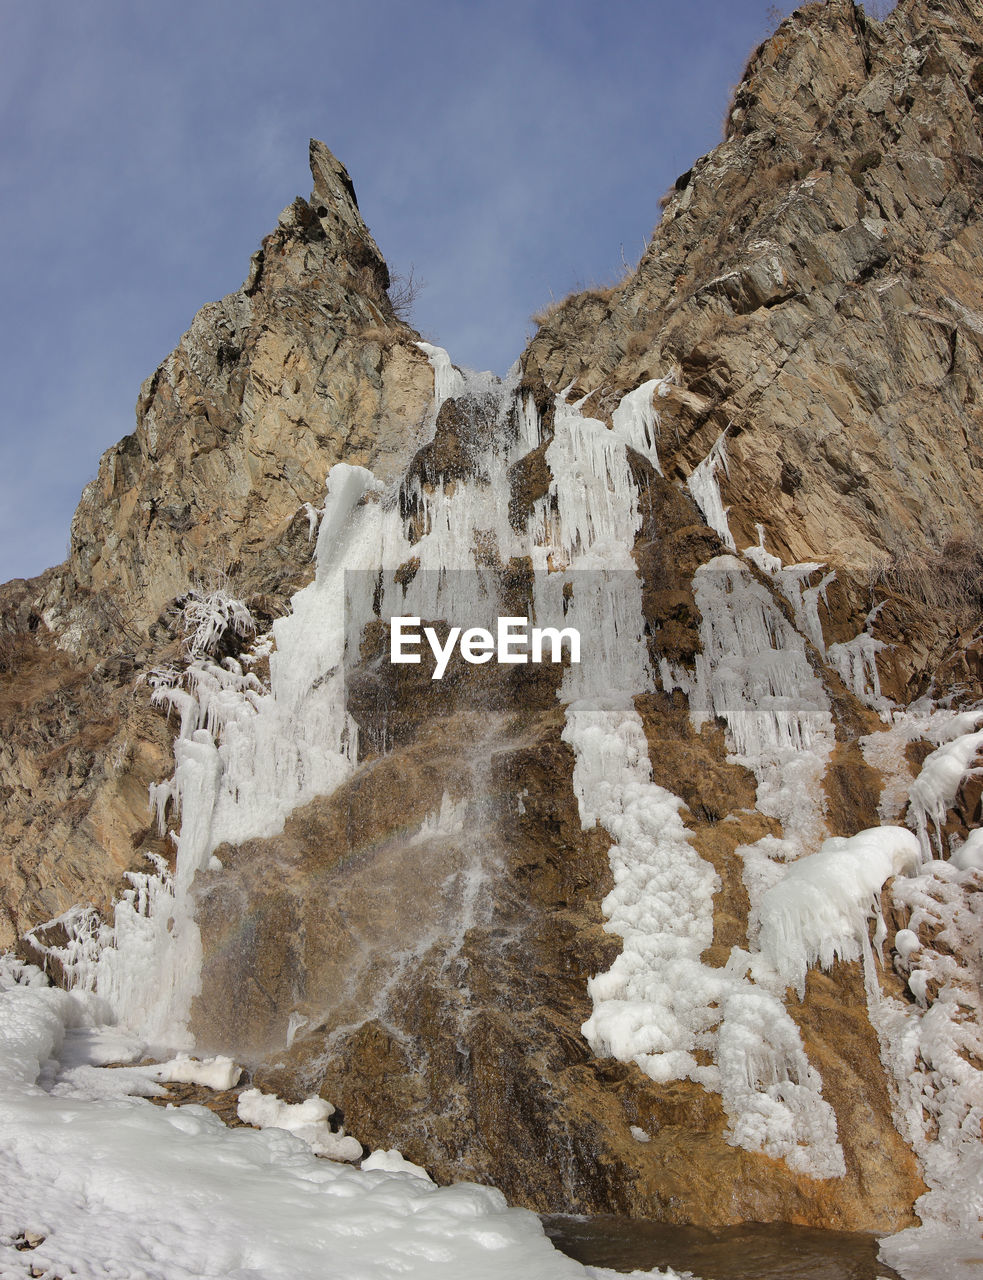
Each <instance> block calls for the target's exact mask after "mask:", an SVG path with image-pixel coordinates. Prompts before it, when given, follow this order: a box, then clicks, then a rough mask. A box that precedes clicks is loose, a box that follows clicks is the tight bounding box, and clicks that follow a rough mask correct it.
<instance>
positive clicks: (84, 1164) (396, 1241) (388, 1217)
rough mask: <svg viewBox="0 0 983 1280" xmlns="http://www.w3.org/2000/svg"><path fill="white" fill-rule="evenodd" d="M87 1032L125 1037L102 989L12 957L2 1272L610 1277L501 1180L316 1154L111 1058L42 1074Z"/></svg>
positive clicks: (305, 1278) (99, 1276) (164, 1276)
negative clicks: (579, 1257) (453, 1177)
mask: <svg viewBox="0 0 983 1280" xmlns="http://www.w3.org/2000/svg"><path fill="white" fill-rule="evenodd" d="M79 1032H88V1034H89V1036H90V1037H91V1040H90V1047H91V1048H92V1050H93V1058H97V1057H99V1056H103V1057H105V1056H106V1055H105V1054H102V1055H100V1053H99V1045H100V1037H102V1036H109V1037H110V1038H111V1037H112V1036H114V1035H116V1034H117V1033H116V1032H114V1031H113V1030H112V1029H111V1028H109V1029H107V1028H105V1027H100V1026H99V1010H98V1008H97V1007H95V1006H94V1005H93V1001H92V997H90V996H87V995H85V994H84V993H75V994H71V995H70V994H68V993H67V992H64V991H60V990H57V989H55V988H53V987H50V986H48V985H47V982H46V980H45V978H44V976H43V974H41V973H40V972H39V971H38V970H37V969H31V968H30V967H29V966H23V965H18V964H17V963H16V962H12V961H10V959H9V958H7V959H5V960H4V961H3V963H2V964H0V1135H2V1138H0V1275H2V1276H3V1277H4V1280H28V1277H30V1276H32V1275H33V1276H37V1275H52V1276H55V1275H58V1276H67V1275H71V1276H75V1277H77V1278H78V1280H104V1278H105V1277H106V1276H126V1277H128V1278H130V1277H132V1278H133V1280H138V1278H139V1280H226V1278H227V1277H230V1276H239V1277H246V1276H252V1277H257V1276H262V1277H263V1280H321V1278H322V1277H323V1276H325V1275H328V1274H330V1275H344V1276H353V1277H355V1276H357V1277H359V1278H360V1280H391V1278H392V1277H393V1276H405V1277H409V1278H410V1280H412V1278H413V1277H418V1278H419V1280H460V1277H461V1276H462V1275H467V1276H469V1277H472V1278H473V1280H577V1278H578V1277H581V1278H583V1280H591V1278H592V1277H593V1278H594V1280H602V1278H605V1280H606V1278H609V1277H612V1276H613V1275H614V1273H613V1272H607V1271H604V1270H601V1269H598V1270H595V1269H593V1268H589V1267H582V1266H581V1265H580V1264H579V1263H577V1262H574V1261H572V1260H571V1259H570V1258H566V1257H564V1256H563V1255H562V1254H560V1253H557V1252H556V1251H555V1250H554V1249H553V1247H552V1246H551V1245H550V1243H549V1241H548V1240H547V1239H546V1236H545V1235H544V1234H543V1230H542V1227H541V1225H540V1223H539V1220H538V1218H537V1217H536V1215H535V1214H533V1213H530V1212H529V1211H527V1210H524V1209H510V1208H508V1207H507V1206H506V1203H505V1200H504V1197H503V1196H502V1195H501V1193H500V1192H498V1191H495V1190H493V1189H492V1188H490V1187H481V1186H477V1185H474V1184H470V1183H461V1184H458V1185H457V1186H452V1187H437V1186H435V1185H434V1184H433V1183H432V1182H431V1181H430V1180H429V1179H428V1178H426V1177H420V1176H419V1175H418V1173H414V1171H413V1170H412V1169H410V1168H407V1167H406V1165H405V1163H402V1164H397V1162H396V1159H395V1155H394V1153H392V1152H389V1153H384V1158H382V1159H377V1160H376V1166H375V1167H374V1168H369V1169H362V1170H358V1169H354V1168H351V1167H350V1166H349V1165H345V1164H341V1163H338V1162H337V1161H335V1160H323V1159H318V1158H317V1157H316V1156H315V1155H314V1154H313V1152H312V1151H311V1149H310V1146H309V1145H308V1144H307V1143H305V1142H304V1141H303V1140H301V1138H298V1137H297V1136H296V1135H295V1134H293V1133H289V1132H287V1131H285V1130H284V1129H283V1128H282V1127H276V1128H265V1129H262V1130H261V1131H257V1130H255V1129H245V1128H240V1129H229V1128H227V1127H226V1126H225V1125H224V1124H223V1123H222V1121H221V1120H219V1118H218V1117H217V1116H216V1115H214V1114H212V1112H210V1111H208V1110H206V1109H205V1108H204V1107H168V1108H163V1107H155V1106H152V1105H150V1103H148V1102H145V1101H143V1100H142V1099H141V1098H137V1097H132V1096H128V1091H129V1090H130V1089H131V1088H132V1086H133V1076H132V1075H131V1074H129V1073H128V1071H127V1070H125V1069H124V1070H119V1069H117V1070H109V1069H102V1074H103V1076H104V1077H106V1078H107V1087H106V1089H105V1090H104V1091H103V1092H102V1093H101V1094H100V1093H92V1092H89V1093H86V1092H85V1091H84V1090H83V1091H81V1092H80V1091H77V1090H74V1089H72V1088H67V1089H62V1090H60V1091H54V1090H53V1089H52V1088H51V1087H50V1082H49V1087H45V1085H44V1073H45V1072H47V1073H48V1075H49V1077H51V1078H54V1079H58V1078H59V1072H60V1071H61V1066H62V1064H61V1063H60V1061H59V1057H58V1055H59V1054H62V1053H64V1052H65V1048H66V1045H67V1044H68V1043H69V1041H70V1040H71V1037H72V1036H73V1034H76V1033H79ZM116 1049H118V1045H113V1046H112V1048H110V1049H109V1051H108V1052H109V1054H110V1056H111V1055H112V1053H113V1052H114V1051H115V1050H116ZM133 1051H134V1052H139V1050H138V1049H137V1048H134V1050H133ZM90 1069H91V1070H96V1069H97V1068H95V1067H91V1068H90ZM130 1070H131V1071H139V1068H132V1069H130ZM112 1085H115V1089H113V1088H112V1087H111V1086H112ZM370 1163H371V1162H370ZM650 1274H651V1276H652V1277H653V1280H656V1277H660V1276H661V1277H664V1280H675V1273H674V1272H672V1271H664V1272H663V1271H659V1272H652V1273H650Z"/></svg>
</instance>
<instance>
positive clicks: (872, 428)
mask: <svg viewBox="0 0 983 1280" xmlns="http://www.w3.org/2000/svg"><path fill="white" fill-rule="evenodd" d="M981 41H983V14H981V10H980V7H979V5H978V4H976V3H930V2H928V0H909V2H907V3H906V2H904V0H903V2H902V3H901V4H899V5H898V7H897V9H896V10H895V11H894V12H893V13H892V14H891V16H890V17H889V18H888V19H887V21H885V22H883V23H878V22H875V21H873V20H872V19H871V18H869V17H867V15H866V14H865V12H864V10H863V9H862V8H861V7H859V6H855V5H854V4H852V3H851V2H850V0H830V3H828V4H809V5H805V6H803V7H802V8H800V9H797V10H796V11H795V13H793V14H792V15H791V17H789V18H787V19H786V20H785V21H784V22H783V23H782V25H781V27H780V28H779V30H778V31H777V32H776V33H775V34H774V35H773V36H772V37H771V39H769V40H767V41H765V43H764V44H763V45H762V46H761V47H760V48H759V49H757V50H756V51H755V52H754V54H753V55H752V57H751V59H750V61H749V63H748V66H747V69H746V72H745V76H744V79H743V81H742V83H741V84H740V85H739V87H738V88H737V90H736V92H735V95H734V99H733V106H732V109H731V112H730V115H729V118H728V122H727V137H726V139H725V141H724V142H723V144H722V145H721V146H719V147H718V148H717V149H716V150H715V151H712V152H711V153H710V154H708V155H705V156H702V157H701V158H700V159H699V160H697V162H696V163H695V164H694V165H693V167H692V169H690V170H688V171H687V172H686V173H684V174H682V175H681V176H680V177H679V178H678V179H677V181H676V184H675V187H674V189H673V190H672V191H670V193H669V195H668V197H667V198H666V202H665V211H664V213H663V217H662V221H661V222H660V224H659V226H658V227H657V228H656V230H655V232H654V234H653V237H652V241H651V244H650V246H649V248H648V250H647V252H646V253H645V255H644V256H643V258H642V260H641V262H640V263H639V266H638V269H637V271H635V272H634V273H633V274H632V275H631V276H629V277H628V279H627V280H626V281H625V282H624V283H623V284H622V285H621V286H620V287H619V288H617V289H615V290H614V291H613V292H612V293H610V294H609V295H598V294H596V293H590V292H588V293H586V294H580V295H577V296H574V297H572V298H570V299H569V300H568V301H567V302H566V303H564V304H562V305H561V306H560V307H559V308H558V309H557V310H556V311H555V312H554V313H553V314H552V315H551V317H550V318H549V319H548V320H547V321H546V323H545V324H543V326H542V327H541V328H540V330H539V332H538V333H537V335H536V336H535V338H534V339H533V341H532V342H531V344H530V346H529V349H528V351H527V353H526V355H525V357H524V367H525V370H526V377H527V380H528V381H529V384H530V385H531V386H533V387H535V388H537V389H538V390H539V392H540V396H541V398H543V399H545V394H546V392H547V391H548V389H550V388H556V387H563V386H566V385H567V384H568V383H570V382H573V383H574V384H575V387H576V388H577V389H579V390H581V391H582V392H588V391H593V392H595V395H596V399H595V400H594V401H592V403H593V404H594V405H595V410H594V411H595V412H596V411H597V408H598V407H599V408H601V409H602V410H603V409H604V408H605V407H607V408H608V410H610V407H611V406H612V405H613V404H616V403H617V400H618V398H619V395H620V393H621V391H623V390H624V389H627V388H631V387H633V386H636V385H637V384H638V383H639V382H641V381H643V380H644V379H645V378H648V377H654V376H661V375H662V374H663V373H664V372H665V371H666V370H667V369H669V368H674V369H675V370H676V373H677V378H678V386H679V390H678V391H676V392H675V393H674V394H673V395H671V396H670V397H668V398H667V399H666V400H665V401H663V402H662V404H661V405H660V408H661V416H662V431H661V437H660V443H659V448H660V454H661V456H662V458H663V465H664V468H665V471H666V474H667V475H668V476H670V477H671V478H675V479H684V478H685V477H687V476H688V475H689V474H690V473H691V472H692V470H693V469H694V467H695V466H696V465H697V463H699V462H700V461H701V459H703V458H704V457H705V456H706V455H707V454H708V453H709V451H710V449H711V447H712V446H713V444H714V442H715V441H716V440H717V438H718V437H719V436H720V435H721V434H724V435H725V436H726V442H727V451H728V457H729V470H728V473H727V474H726V475H722V476H721V485H722V490H723V497H724V502H725V503H726V504H728V505H729V506H730V512H731V527H732V530H733V533H734V537H735V539H736V541H737V544H738V546H739V547H745V546H747V545H749V544H753V543H756V542H757V541H758V533H757V526H758V525H759V524H760V525H761V526H762V528H763V530H764V537H765V544H766V545H767V547H768V548H769V549H770V550H772V551H773V552H775V554H777V555H780V556H781V557H782V559H783V560H785V561H786V562H791V561H808V560H814V561H821V562H825V563H829V564H832V565H834V566H835V567H836V569H837V572H838V574H839V576H840V586H841V589H846V588H847V584H850V587H851V588H852V590H853V592H854V599H853V605H854V609H853V612H856V611H857V608H858V606H859V597H860V596H863V597H864V598H867V599H869V598H870V596H869V593H868V587H869V586H877V587H881V588H887V589H888V592H890V590H892V589H898V588H900V591H901V594H903V595H904V596H905V597H907V598H909V599H910V598H911V597H914V598H915V600H916V602H917V604H916V612H915V614H914V616H913V617H911V618H910V623H911V625H909V626H906V627H905V628H904V630H905V635H904V637H903V639H904V641H905V642H906V645H907V647H908V648H909V649H910V652H909V653H908V654H906V655H904V656H903V657H902V658H901V659H900V664H899V665H900V669H899V670H898V672H897V677H898V681H899V684H900V687H897V688H896V689H895V690H894V691H895V692H897V693H899V694H900V693H902V692H906V693H908V694H911V693H913V692H916V691H918V692H920V691H922V690H923V689H924V688H925V687H926V686H927V684H928V681H929V678H930V675H929V673H930V672H931V671H932V670H934V669H935V668H936V667H937V666H938V664H939V662H940V661H942V660H944V658H945V656H946V655H947V653H948V648H949V646H950V645H953V644H955V645H956V646H958V645H959V644H960V632H961V631H963V630H965V628H966V627H967V626H972V625H973V622H974V619H975V618H977V617H978V604H979V591H980V584H981V570H983V544H981V541H980V536H979V524H978V518H977V512H976V499H975V494H976V493H977V491H978V489H979V485H980V478H981V474H983V443H981V441H983V432H981V428H983V416H981V408H980V404H979V386H980V383H981V374H983V296H981V293H980V268H981V261H983V230H981V226H980V221H979V208H980V201H981V197H983V149H981V118H983V71H981V67H983V63H981V61H980V59H981ZM882 594H885V593H884V592H882ZM925 597H929V599H926V598H925ZM925 604H928V606H929V607H928V608H927V609H926V608H924V605H925ZM918 606H922V607H918ZM893 613H894V611H893V609H892V608H891V607H889V608H888V609H886V610H885V611H884V613H882V615H881V621H880V624H879V625H880V627H881V628H882V630H880V631H877V630H876V629H875V631H876V634H878V635H879V636H880V638H882V639H884V640H885V641H888V642H890V643H894V642H896V641H897V640H899V639H901V638H902V637H900V636H899V635H898V634H897V630H896V626H897V618H896V617H894V616H893ZM892 628H894V629H892ZM964 638H968V637H964Z"/></svg>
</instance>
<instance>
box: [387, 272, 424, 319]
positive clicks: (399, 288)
mask: <svg viewBox="0 0 983 1280" xmlns="http://www.w3.org/2000/svg"><path fill="white" fill-rule="evenodd" d="M425 288H426V281H425V280H421V279H420V277H419V276H418V275H416V274H415V273H414V267H413V264H412V263H410V269H409V271H407V272H406V274H405V275H399V274H397V275H394V276H393V277H392V283H391V284H390V285H389V301H390V302H391V303H392V308H393V311H394V312H395V314H396V319H397V320H402V321H403V323H404V324H410V323H411V321H412V316H413V308H414V306H415V305H416V300H417V298H419V296H420V293H421V291H422V290H423V289H425Z"/></svg>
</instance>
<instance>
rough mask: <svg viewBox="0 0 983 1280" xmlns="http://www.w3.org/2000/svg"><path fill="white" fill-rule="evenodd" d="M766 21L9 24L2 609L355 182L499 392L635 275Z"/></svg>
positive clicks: (186, 14) (456, 14) (503, 12)
mask: <svg viewBox="0 0 983 1280" xmlns="http://www.w3.org/2000/svg"><path fill="white" fill-rule="evenodd" d="M769 8H770V6H769V5H768V4H765V3H759V0H689V2H688V3H687V2H686V0H672V2H671V3H670V2H667V0H648V3H643V2H642V0H608V3H607V4H605V5H604V6H602V5H601V4H599V3H597V0H592V2H591V3H586V2H582V0H568V2H567V3H561V2H560V0H525V2H523V3H519V2H516V0H497V3H495V4H487V3H481V4H469V3H448V2H447V0H412V2H410V0H363V2H362V3H348V2H342V0H319V2H318V0H280V3H279V4H276V5H274V4H272V3H269V2H268V0H196V3H188V2H187V0H170V2H169V3H167V4H163V3H144V2H143V0H84V3H78V2H76V0H30V2H29V3H25V0H0V225H2V228H3V236H4V244H5V251H4V253H3V255H2V260H0V308H2V312H0V327H2V334H0V337H2V341H0V379H2V383H0V385H2V388H3V394H2V396H0V581H5V580H6V579H8V578H11V577H26V576H30V575H32V574H35V573H38V572H40V571H41V570H42V569H43V568H45V567H46V566H48V565H51V564H55V563H57V562H58V561H60V560H62V559H63V558H64V556H65V551H66V544H67V537H68V526H69V522H70V519H71V515H72V512H73V510H74V508H75V505H76V503H77V501H78V497H79V494H80V492H81V489H82V487H83V485H84V484H85V483H86V482H87V481H88V480H89V479H91V477H92V476H93V475H94V474H95V471H96V467H97V464H98V459H99V455H100V453H102V451H103V450H104V449H106V448H108V447H109V446H110V445H111V444H113V443H115V441H116V440H118V439H119V438H120V437H121V436H123V435H125V434H126V433H127V432H129V431H131V430H132V429H133V421H134V419H133V405H134V403H135V400H136V395H137V390H138V388H139V385H140V382H141V381H142V380H143V379H144V378H145V377H147V375H148V374H150V373H152V372H153V370H154V369H155V368H156V366H157V364H158V363H159V362H160V361H161V360H162V359H163V358H164V357H165V356H166V355H167V353H168V352H169V351H170V350H171V349H172V348H173V347H174V345H175V344H176V342H177V341H178V339H179V338H180V336H181V334H182V333H183V332H184V330H185V329H186V328H187V327H188V325H189V323H190V321H191V318H192V316H193V315H194V313H195V312H196V311H197V309H198V308H199V307H200V306H202V305H203V304H204V303H205V302H208V301H211V300H213V299H215V298H218V297H221V296H222V295H223V294H225V293H228V292H230V291H232V290H233V289H236V288H237V287H238V286H239V285H240V284H241V282H242V280H243V279H244V277H245V275H246V272H247V269H248V263H249V255H250V254H251V253H252V252H253V251H254V250H255V249H256V248H257V247H258V245H259V242H260V240H261V239H262V237H263V236H264V235H265V234H266V233H267V232H268V231H270V230H271V229H272V227H273V226H274V224H275V222H276V218H277V215H278V213H279V212H280V210H281V209H282V208H283V207H284V206H285V205H286V204H288V203H289V202H290V201H291V200H292V199H293V197H294V196H295V195H307V194H308V193H309V191H310V185H311V184H310V175H309V172H308V169H307V141H308V138H309V137H311V136H315V137H319V138H322V139H323V140H324V141H325V142H326V143H327V144H328V146H329V147H331V149H332V150H333V151H334V152H335V154H336V155H338V156H339V157H340V158H341V159H342V160H343V161H344V162H345V164H346V165H347V166H348V169H349V172H350V173H351V175H352V179H353V181H354V183H355V188H356V191H357V193H358V197H359V205H360V207H361V210H362V213H363V215H364V216H365V219H366V221H367V222H368V224H369V227H370V228H371V230H372V232H373V234H374V235H375V238H376V240H377V241H378V243H379V246H380V248H381V249H382V252H383V253H384V254H385V256H386V258H387V261H388V262H389V264H390V268H391V269H392V270H394V271H397V272H405V271H406V270H407V269H408V268H409V267H410V266H411V265H412V266H413V267H414V269H415V273H416V275H417V276H418V277H420V278H422V279H423V280H424V281H425V282H426V287H425V288H424V289H423V291H422V293H421V294H420V297H419V299H418V301H417V304H416V309H415V315H414V319H415V323H416V325H417V327H418V328H419V329H421V330H422V331H423V332H424V334H425V335H426V336H427V337H429V338H431V339H432V340H433V341H435V342H439V343H440V344H441V345H443V346H446V347H447V348H448V350H449V351H450V353H451V356H452V357H453V358H454V359H455V360H456V361H458V362H459V363H463V364H468V365H472V366H477V367H482V368H493V369H496V370H497V371H499V372H503V371H504V370H505V369H506V368H507V367H508V365H509V364H510V363H511V362H512V360H513V359H514V358H515V357H516V356H517V355H518V354H519V352H520V351H521V349H522V347H523V344H524V342H525V340H526V338H527V336H528V334H529V333H530V331H531V329H532V325H531V323H530V320H529V316H530V314H531V313H532V312H533V311H535V310H537V309H538V308H539V307H541V306H542V305H543V304H544V303H547V302H549V301H550V299H551V298H552V297H562V296H563V295H564V294H566V293H568V292H569V291H570V290H571V289H572V288H575V287H577V286H578V285H580V286H582V285H589V284H595V283H606V282H608V281H610V280H612V279H614V278H615V277H616V276H618V275H620V273H621V264H622V255H624V258H625V259H626V260H627V261H630V262H634V261H635V260H637V258H638V256H639V255H640V253H641V251H642V248H643V246H644V243H645V241H646V239H647V237H648V235H649V234H650V232H651V230H652V227H653V225H654V224H655V222H656V221H657V219H658V200H659V197H660V196H661V195H662V194H663V192H664V191H665V190H666V189H667V187H668V186H669V185H670V184H671V183H672V182H673V180H674V179H675V178H676V176H677V175H678V174H679V173H681V172H682V171H683V170H685V169H687V168H689V166H690V165H691V164H692V162H693V160H694V159H695V158H696V157H697V156H698V155H700V154H702V153H703V152H706V151H708V150H710V149H711V148H712V147H713V146H715V145H716V144H717V142H718V141H719V140H720V136H721V127H722V119H723V115H724V111H725V108H726V104H727V100H728V96H729V94H730V91H731V88H732V86H733V85H734V83H735V82H736V81H737V80H738V79H739V77H740V73H741V70H742V68H743V66H744V63H745V61H746V58H747V56H748V54H749V52H750V51H751V49H752V48H753V46H754V45H755V44H756V43H757V42H758V41H759V40H761V39H762V38H763V37H764V36H765V35H766V34H768V32H769V31H770V30H771V29H772V27H773V25H774V23H773V21H772V20H771V19H770V17H769V15H768V10H769Z"/></svg>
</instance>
